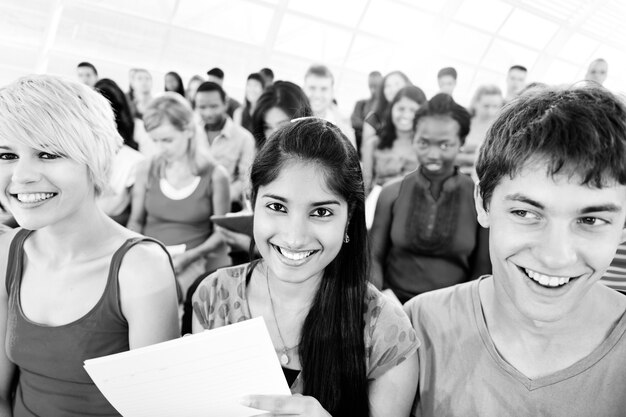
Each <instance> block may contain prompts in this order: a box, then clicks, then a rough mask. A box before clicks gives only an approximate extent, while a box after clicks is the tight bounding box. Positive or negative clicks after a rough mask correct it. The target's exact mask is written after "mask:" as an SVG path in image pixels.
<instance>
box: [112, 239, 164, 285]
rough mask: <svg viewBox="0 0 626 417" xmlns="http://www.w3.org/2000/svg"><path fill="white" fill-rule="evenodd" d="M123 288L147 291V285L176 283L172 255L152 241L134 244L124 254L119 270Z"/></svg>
mask: <svg viewBox="0 0 626 417" xmlns="http://www.w3.org/2000/svg"><path fill="white" fill-rule="evenodd" d="M119 283H120V287H121V288H122V289H126V290H133V289H137V290H141V291H145V289H146V287H145V286H146V285H149V286H151V287H154V286H157V287H162V286H164V285H168V284H170V283H172V284H173V283H174V271H173V269H172V265H171V262H170V257H169V255H168V254H167V252H166V251H165V249H164V248H163V247H161V246H160V245H159V244H157V243H155V242H151V241H145V242H140V243H138V244H136V245H134V246H133V247H132V248H130V249H129V250H128V252H127V253H126V254H125V255H124V259H123V260H122V264H121V266H120V271H119Z"/></svg>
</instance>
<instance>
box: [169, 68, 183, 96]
mask: <svg viewBox="0 0 626 417" xmlns="http://www.w3.org/2000/svg"><path fill="white" fill-rule="evenodd" d="M168 75H169V76H171V77H174V79H175V80H176V84H177V85H176V88H175V89H173V90H168V89H167V88H165V90H164V91H173V92H175V93H178V94H180V95H181V96H183V97H185V87H184V86H183V79H182V78H180V75H178V73H177V72H174V71H170V72H168V73H167V74H165V77H164V78H167V76H168Z"/></svg>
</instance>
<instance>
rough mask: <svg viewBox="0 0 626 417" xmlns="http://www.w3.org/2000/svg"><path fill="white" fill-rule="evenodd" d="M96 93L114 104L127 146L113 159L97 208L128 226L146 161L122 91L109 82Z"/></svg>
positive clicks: (100, 82) (102, 83) (103, 82)
mask: <svg viewBox="0 0 626 417" xmlns="http://www.w3.org/2000/svg"><path fill="white" fill-rule="evenodd" d="M95 89H96V91H98V92H99V93H100V94H102V95H103V96H104V97H105V98H106V99H107V100H109V103H111V108H112V109H113V114H114V115H115V124H116V126H117V131H118V133H119V134H120V136H121V137H122V139H124V145H123V146H122V147H121V148H120V149H119V150H118V151H117V153H116V154H115V158H114V159H113V165H112V166H111V177H110V180H109V184H108V186H107V187H106V188H105V189H104V190H103V192H102V194H101V195H100V197H99V198H98V205H99V206H100V208H101V209H102V211H104V212H105V213H106V214H108V215H109V216H111V218H112V219H113V220H115V221H116V222H118V223H119V224H121V225H124V226H125V225H126V224H127V223H128V218H129V216H130V200H131V190H132V187H133V185H134V184H135V177H136V173H137V166H138V165H139V164H140V163H141V162H142V161H143V160H144V159H145V157H144V156H143V155H142V154H141V153H139V152H138V151H137V149H138V148H139V145H138V144H137V142H135V139H134V133H135V122H134V120H133V116H132V112H131V110H130V106H129V104H128V100H127V99H126V95H125V94H124V92H123V91H122V89H121V88H119V86H118V85H117V84H116V83H115V81H113V80H109V79H108V78H103V79H101V80H98V82H97V83H96V85H95Z"/></svg>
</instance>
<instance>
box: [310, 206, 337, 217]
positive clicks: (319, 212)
mask: <svg viewBox="0 0 626 417" xmlns="http://www.w3.org/2000/svg"><path fill="white" fill-rule="evenodd" d="M313 215H314V216H315V217H329V216H332V215H333V212H332V211H330V210H328V209H327V208H322V207H321V208H318V209H315V210H314V211H313Z"/></svg>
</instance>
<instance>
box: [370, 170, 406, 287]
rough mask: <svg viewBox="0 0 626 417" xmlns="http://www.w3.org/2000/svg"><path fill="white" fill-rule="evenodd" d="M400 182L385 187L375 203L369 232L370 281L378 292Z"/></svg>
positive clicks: (382, 278) (389, 240)
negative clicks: (374, 211)
mask: <svg viewBox="0 0 626 417" xmlns="http://www.w3.org/2000/svg"><path fill="white" fill-rule="evenodd" d="M400 184H401V180H396V181H393V182H391V183H389V184H387V185H385V186H384V187H383V189H382V191H381V192H380V196H379V197H378V201H377V202H376V213H375V214H374V222H373V224H372V229H371V230H370V233H369V236H370V248H371V260H372V277H371V281H372V284H374V286H376V288H378V289H379V290H380V289H382V287H383V280H384V265H385V260H386V259H387V252H388V251H389V246H390V245H391V222H392V220H393V213H392V208H393V203H394V202H395V201H396V198H397V197H398V193H399V192H400Z"/></svg>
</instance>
